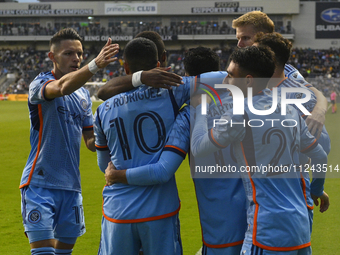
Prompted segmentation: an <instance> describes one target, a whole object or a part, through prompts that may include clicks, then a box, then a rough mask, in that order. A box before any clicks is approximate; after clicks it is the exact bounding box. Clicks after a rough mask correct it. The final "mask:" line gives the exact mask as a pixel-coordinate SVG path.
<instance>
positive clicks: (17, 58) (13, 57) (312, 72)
mask: <svg viewBox="0 0 340 255" xmlns="http://www.w3.org/2000/svg"><path fill="white" fill-rule="evenodd" d="M233 49H234V46H229V45H225V46H223V47H217V48H214V49H213V50H214V51H215V52H216V53H217V54H218V55H219V57H220V59H221V63H220V64H221V70H225V67H226V65H227V61H228V58H229V55H230V54H231V52H232V51H233ZM186 50H187V49H185V48H182V49H181V50H169V51H168V52H167V54H168V66H171V67H172V71H173V72H175V73H177V74H179V75H182V76H183V75H185V73H184V66H183V61H182V60H183V58H184V53H185V51H186ZM94 52H96V49H95V48H94V47H93V48H90V49H87V50H85V54H84V63H87V62H88V60H90V59H91V58H92V57H93V56H92V55H93V54H94ZM89 58H90V59H89ZM118 59H119V61H117V62H115V63H114V64H112V65H109V66H108V67H106V68H105V69H103V70H100V71H99V72H98V73H97V74H96V75H94V76H93V78H92V79H91V81H92V82H97V83H99V82H106V81H108V80H109V79H111V78H113V77H117V76H122V75H125V73H124V68H123V62H124V60H123V55H122V52H120V53H119V54H118ZM0 63H1V65H0V78H2V77H4V76H5V75H6V74H8V73H15V75H16V79H15V81H13V82H12V83H10V84H7V85H6V87H4V86H3V84H1V85H0V93H7V94H10V93H27V92H28V84H29V83H30V82H31V81H32V80H33V79H34V77H35V76H36V75H37V74H38V73H39V72H41V71H48V70H51V68H52V62H51V61H50V60H49V58H48V57H47V53H46V52H42V51H37V50H35V49H34V48H26V49H17V50H11V49H1V50H0ZM288 63H289V64H291V65H293V66H294V67H296V68H297V69H298V70H299V72H300V73H301V74H302V75H303V76H304V77H305V78H306V79H307V80H308V81H309V82H310V83H312V85H313V86H315V87H316V88H317V89H319V90H320V91H322V92H323V93H324V95H325V96H326V97H328V96H329V95H330V93H331V90H332V89H335V91H336V92H338V93H339V92H340V87H339V84H340V67H339V64H340V49H339V48H331V49H328V50H316V49H310V48H305V49H300V48H294V49H293V51H292V55H291V58H290V60H289V62H288ZM4 80H5V79H4ZM2 81H3V80H2ZM87 88H88V89H89V90H90V92H91V96H95V95H96V90H97V89H98V86H87Z"/></svg>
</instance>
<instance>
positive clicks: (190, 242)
mask: <svg viewBox="0 0 340 255" xmlns="http://www.w3.org/2000/svg"><path fill="white" fill-rule="evenodd" d="M98 105H99V103H94V106H93V110H95V109H96V107H97V106H98ZM29 125H30V123H29V117H28V109H27V103H26V102H8V101H1V102H0V130H1V132H0V141H1V142H0V144H1V146H0V166H1V178H0V254H1V255H16V254H18V255H26V254H27V255H28V254H30V252H29V250H30V249H29V244H28V239H27V238H26V237H25V235H24V232H23V226H22V218H21V210H20V192H19V188H18V187H19V182H20V178H21V173H22V170H23V167H24V165H25V163H26V160H27V157H28V153H29V151H30V144H29ZM326 127H327V130H328V132H329V134H330V137H331V140H332V150H331V153H330V155H329V165H330V164H332V165H333V166H334V165H337V164H340V158H339V151H340V147H339V146H340V143H339V142H340V138H339V135H338V134H339V130H340V128H339V127H340V112H339V113H337V114H331V113H330V110H329V111H328V114H327V116H326ZM80 161H81V164H80V171H81V175H82V187H83V197H84V209H85V220H86V228H87V232H86V234H85V235H84V236H82V237H80V238H79V239H78V241H77V244H76V246H75V248H74V252H73V254H74V255H92V254H97V250H98V245H99V240H100V223H101V203H102V200H101V192H102V188H103V186H104V174H103V173H102V172H100V170H99V168H98V167H97V162H96V154H95V153H92V152H90V151H88V150H87V149H86V148H85V146H84V144H83V145H82V148H81V160H80ZM338 177H340V173H339V174H338ZM176 178H177V183H178V189H179V194H180V198H181V202H182V208H181V211H180V220H181V234H182V241H183V249H184V255H194V254H195V253H196V252H197V251H198V250H199V248H200V247H201V229H200V225H199V220H198V210H197V203H196V198H195V194H194V187H193V183H192V180H191V178H190V173H189V168H188V162H187V160H186V161H185V162H183V164H182V165H181V167H180V169H179V170H178V171H177V173H176ZM325 191H326V192H328V194H329V195H330V199H331V200H330V201H331V206H330V208H329V210H328V211H327V212H325V213H323V214H321V213H320V212H319V211H318V210H317V209H316V210H315V211H314V226H313V235H312V248H313V254H316V255H334V254H339V250H340V242H339V239H340V231H339V228H340V217H339V216H338V215H339V210H340V206H339V204H340V195H339V194H340V178H328V179H327V180H326V185H325Z"/></svg>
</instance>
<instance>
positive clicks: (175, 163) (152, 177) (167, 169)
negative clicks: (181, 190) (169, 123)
mask: <svg viewBox="0 0 340 255" xmlns="http://www.w3.org/2000/svg"><path fill="white" fill-rule="evenodd" d="M189 146H190V107H189V106H185V107H183V109H181V110H180V112H179V114H178V115H177V117H176V121H175V123H174V125H173V127H172V130H171V133H170V135H169V139H168V141H167V143H166V145H165V146H164V148H163V152H162V154H161V156H160V158H159V160H158V162H157V163H155V164H149V165H145V166H139V167H134V168H129V169H127V171H126V178H127V180H128V183H129V184H130V185H131V184H132V185H155V184H162V183H166V182H168V181H169V180H171V179H174V178H175V176H174V174H175V172H176V170H177V169H178V167H179V166H180V164H181V163H182V161H183V160H184V159H185V156H186V154H187V152H188V150H189ZM171 181H172V182H173V184H175V181H174V180H171ZM176 189H177V188H176Z"/></svg>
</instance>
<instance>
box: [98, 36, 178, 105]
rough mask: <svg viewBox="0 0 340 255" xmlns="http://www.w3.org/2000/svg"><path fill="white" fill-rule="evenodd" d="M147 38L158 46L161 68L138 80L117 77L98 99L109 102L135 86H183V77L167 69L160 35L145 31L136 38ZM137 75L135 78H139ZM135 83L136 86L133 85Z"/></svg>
mask: <svg viewBox="0 0 340 255" xmlns="http://www.w3.org/2000/svg"><path fill="white" fill-rule="evenodd" d="M139 37H143V38H147V39H149V40H151V41H153V42H154V43H155V44H156V47H157V51H158V61H159V62H160V67H157V68H153V69H151V70H143V72H141V73H140V74H139V76H138V79H132V74H131V75H126V76H121V77H116V78H113V79H111V80H110V81H108V82H107V83H106V84H104V85H103V86H101V87H100V88H99V90H98V93H97V95H98V97H99V98H100V99H102V100H104V101H105V100H107V99H109V98H110V97H112V96H114V95H117V94H119V93H122V92H126V91H128V90H131V89H133V88H134V87H135V86H139V85H141V84H146V85H148V86H152V87H155V88H169V87H171V86H178V85H179V84H181V83H182V82H181V77H180V76H178V75H177V74H174V73H169V72H168V70H169V69H170V68H166V67H165V66H166V50H165V46H164V42H163V40H162V38H161V37H160V35H159V34H158V33H157V32H154V31H143V32H141V33H139V34H137V35H136V37H135V38H139ZM136 75H137V74H135V78H137V76H136ZM133 83H134V85H133Z"/></svg>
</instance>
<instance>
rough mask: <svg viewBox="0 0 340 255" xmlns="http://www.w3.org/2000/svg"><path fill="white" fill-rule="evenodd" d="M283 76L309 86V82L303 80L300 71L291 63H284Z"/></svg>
mask: <svg viewBox="0 0 340 255" xmlns="http://www.w3.org/2000/svg"><path fill="white" fill-rule="evenodd" d="M284 72H285V76H286V77H288V78H289V79H291V80H293V81H296V82H298V83H300V84H301V85H303V86H307V87H311V85H310V83H309V82H307V81H306V80H305V78H304V77H303V76H302V74H300V72H299V71H298V70H297V69H296V68H295V67H294V66H292V65H290V64H286V65H285V69H284Z"/></svg>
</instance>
